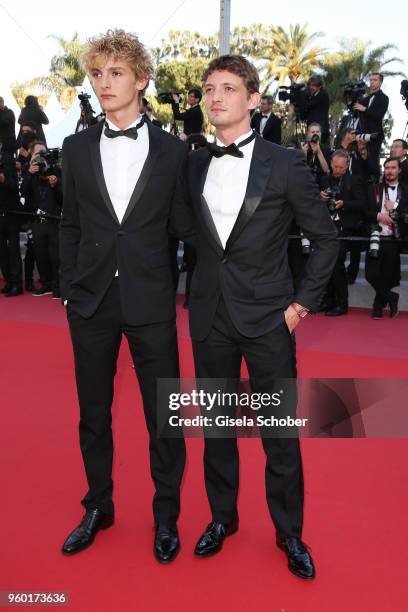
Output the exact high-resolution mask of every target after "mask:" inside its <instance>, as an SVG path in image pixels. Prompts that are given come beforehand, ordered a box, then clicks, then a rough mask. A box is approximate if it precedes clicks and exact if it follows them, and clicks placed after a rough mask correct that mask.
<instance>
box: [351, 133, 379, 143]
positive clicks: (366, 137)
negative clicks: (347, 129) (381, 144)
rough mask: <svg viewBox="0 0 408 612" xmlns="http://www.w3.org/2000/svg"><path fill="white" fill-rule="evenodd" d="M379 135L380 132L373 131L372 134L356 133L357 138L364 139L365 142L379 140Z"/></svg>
mask: <svg viewBox="0 0 408 612" xmlns="http://www.w3.org/2000/svg"><path fill="white" fill-rule="evenodd" d="M379 136H380V133H379V132H373V133H372V134H356V140H362V141H363V142H371V140H377V138H378V137H379Z"/></svg>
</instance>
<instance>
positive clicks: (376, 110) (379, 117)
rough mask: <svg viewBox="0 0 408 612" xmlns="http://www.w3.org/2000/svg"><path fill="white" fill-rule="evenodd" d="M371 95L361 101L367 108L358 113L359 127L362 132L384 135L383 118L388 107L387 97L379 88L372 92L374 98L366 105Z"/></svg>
mask: <svg viewBox="0 0 408 612" xmlns="http://www.w3.org/2000/svg"><path fill="white" fill-rule="evenodd" d="M372 95H373V94H371V95H369V96H366V97H365V98H363V100H362V101H361V104H362V105H363V106H366V107H367V110H366V111H364V112H363V113H360V128H361V131H362V132H363V133H367V134H372V133H373V132H379V133H380V134H382V135H384V131H383V118H384V115H385V113H386V112H387V109H388V104H389V98H388V96H386V95H385V93H384V92H383V91H381V89H380V90H379V91H377V92H376V93H375V94H374V100H373V101H372V102H371V104H370V107H368V104H369V102H370V98H371V96H372Z"/></svg>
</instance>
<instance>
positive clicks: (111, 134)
mask: <svg viewBox="0 0 408 612" xmlns="http://www.w3.org/2000/svg"><path fill="white" fill-rule="evenodd" d="M144 122H145V120H144V117H142V120H141V121H139V123H138V124H137V125H135V127H131V128H128V129H127V130H111V128H110V127H109V125H108V124H106V125H105V132H104V133H105V136H106V138H117V137H118V136H126V137H127V138H131V139H132V140H136V139H137V136H138V134H137V130H138V129H139V128H141V127H142V125H143V124H144Z"/></svg>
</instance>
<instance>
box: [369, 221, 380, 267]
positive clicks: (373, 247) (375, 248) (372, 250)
mask: <svg viewBox="0 0 408 612" xmlns="http://www.w3.org/2000/svg"><path fill="white" fill-rule="evenodd" d="M380 234H381V226H380V225H378V224H377V223H376V224H374V225H371V226H370V241H369V246H368V254H369V256H370V257H373V258H375V259H377V258H378V254H379V250H380Z"/></svg>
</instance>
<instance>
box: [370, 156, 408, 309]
mask: <svg viewBox="0 0 408 612" xmlns="http://www.w3.org/2000/svg"><path fill="white" fill-rule="evenodd" d="M400 176H401V163H400V160H399V159H398V158H397V157H389V158H388V159H386V160H385V162H384V175H383V180H382V182H381V183H380V185H379V189H378V192H377V201H376V202H373V203H372V206H370V213H371V217H372V222H373V223H375V222H377V223H378V224H379V225H380V227H381V236H382V237H383V238H384V240H381V242H380V248H379V251H378V257H376V258H373V257H370V256H369V254H367V256H366V265H365V275H366V279H367V281H368V282H369V283H370V285H371V286H372V287H373V289H374V291H375V297H374V302H373V310H372V318H373V319H382V317H383V311H384V309H385V308H386V307H387V306H389V309H390V310H389V315H390V317H391V319H395V317H396V316H397V315H398V301H399V294H398V293H397V292H396V291H391V290H392V288H393V287H395V286H397V285H399V282H400V280H401V258H400V252H401V242H399V241H398V240H395V239H396V238H402V239H403V240H405V241H406V240H407V238H408V232H407V228H408V225H407V223H406V222H404V221H407V220H408V188H407V186H406V185H405V184H403V183H401V181H400Z"/></svg>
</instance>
